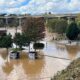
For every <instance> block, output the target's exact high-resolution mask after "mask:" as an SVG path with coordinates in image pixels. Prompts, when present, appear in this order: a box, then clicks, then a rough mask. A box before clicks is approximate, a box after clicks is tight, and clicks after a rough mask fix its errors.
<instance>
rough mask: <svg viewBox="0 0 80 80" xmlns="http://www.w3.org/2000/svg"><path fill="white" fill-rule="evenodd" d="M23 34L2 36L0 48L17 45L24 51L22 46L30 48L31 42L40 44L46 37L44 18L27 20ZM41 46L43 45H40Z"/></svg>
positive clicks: (24, 23)
mask: <svg viewBox="0 0 80 80" xmlns="http://www.w3.org/2000/svg"><path fill="white" fill-rule="evenodd" d="M22 26H23V27H22V33H15V36H14V38H13V39H12V37H11V35H10V34H9V35H5V36H0V48H7V49H8V48H9V47H11V45H12V43H15V44H16V45H18V46H19V48H20V49H22V46H29V45H30V43H31V42H34V43H36V42H39V41H40V40H42V39H43V38H44V37H45V26H44V19H43V18H32V17H30V18H25V19H24V20H23V25H22ZM40 46H41V45H40Z"/></svg>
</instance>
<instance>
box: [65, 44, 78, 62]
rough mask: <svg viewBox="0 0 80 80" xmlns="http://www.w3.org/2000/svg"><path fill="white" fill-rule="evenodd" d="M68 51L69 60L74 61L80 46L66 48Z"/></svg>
mask: <svg viewBox="0 0 80 80" xmlns="http://www.w3.org/2000/svg"><path fill="white" fill-rule="evenodd" d="M66 50H67V53H68V55H69V58H70V59H71V60H74V59H75V58H76V56H77V54H78V52H79V46H77V45H73V46H68V45H67V46H66Z"/></svg>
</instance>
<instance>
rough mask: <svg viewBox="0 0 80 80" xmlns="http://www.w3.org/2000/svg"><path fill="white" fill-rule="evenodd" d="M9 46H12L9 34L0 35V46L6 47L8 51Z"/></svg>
mask: <svg viewBox="0 0 80 80" xmlns="http://www.w3.org/2000/svg"><path fill="white" fill-rule="evenodd" d="M11 46H12V38H11V34H8V35H5V36H0V48H7V53H8V48H9V47H11Z"/></svg>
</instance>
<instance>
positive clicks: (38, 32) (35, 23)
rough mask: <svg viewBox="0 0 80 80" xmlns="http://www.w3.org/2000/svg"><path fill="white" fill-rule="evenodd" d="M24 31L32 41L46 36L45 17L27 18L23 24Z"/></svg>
mask: <svg viewBox="0 0 80 80" xmlns="http://www.w3.org/2000/svg"><path fill="white" fill-rule="evenodd" d="M22 31H23V33H25V34H26V35H28V37H29V38H30V41H33V42H36V41H40V40H42V39H43V38H44V36H45V25H44V18H32V17H31V18H26V19H25V20H24V22H23V25H22Z"/></svg>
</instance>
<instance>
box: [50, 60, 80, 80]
mask: <svg viewBox="0 0 80 80" xmlns="http://www.w3.org/2000/svg"><path fill="white" fill-rule="evenodd" d="M51 80H80V58H79V59H77V60H74V61H73V62H72V63H71V64H70V65H69V66H68V67H67V68H66V69H65V70H63V71H61V72H59V73H57V75H55V76H54V78H53V79H51Z"/></svg>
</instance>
